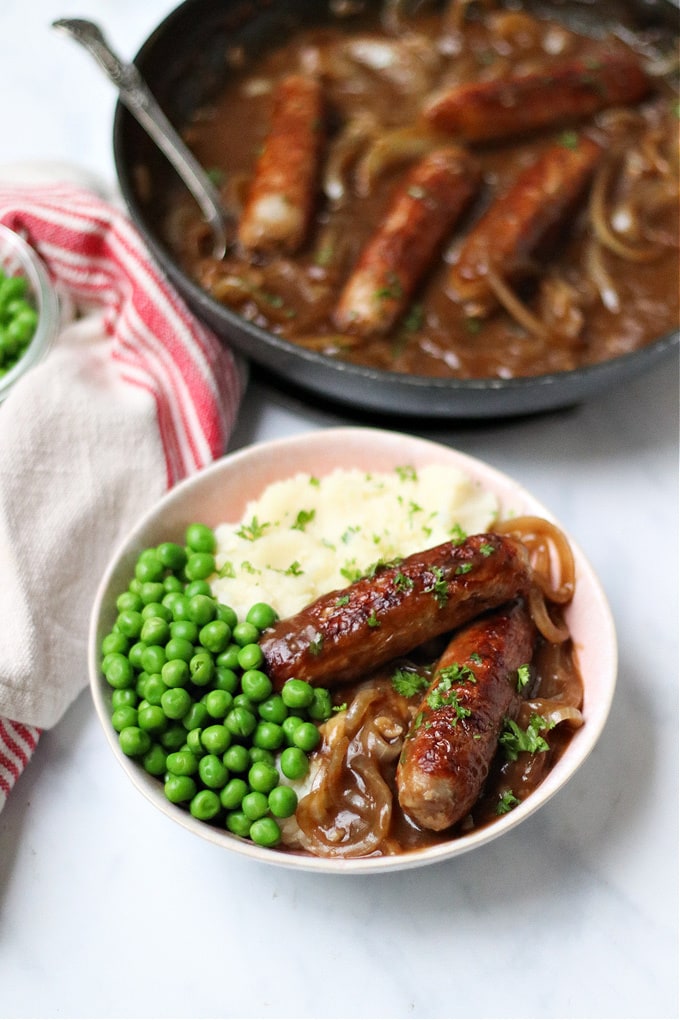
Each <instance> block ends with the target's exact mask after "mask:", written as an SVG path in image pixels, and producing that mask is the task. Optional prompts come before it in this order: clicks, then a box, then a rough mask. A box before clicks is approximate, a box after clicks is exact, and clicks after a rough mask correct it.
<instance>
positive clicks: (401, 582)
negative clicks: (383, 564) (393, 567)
mask: <svg viewBox="0 0 680 1020" xmlns="http://www.w3.org/2000/svg"><path fill="white" fill-rule="evenodd" d="M414 583H415V582H414V581H413V578H411V577H407V576H406V574H402V572H401V571H399V573H398V574H395V575H394V587H395V588H397V589H398V590H399V591H410V590H411V588H413V585H414Z"/></svg>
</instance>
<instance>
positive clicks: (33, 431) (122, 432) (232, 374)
mask: <svg viewBox="0 0 680 1020" xmlns="http://www.w3.org/2000/svg"><path fill="white" fill-rule="evenodd" d="M0 223H3V224H5V225H6V226H7V227H9V228H10V229H12V230H14V231H15V232H17V233H20V234H21V235H22V236H24V237H25V238H26V239H27V240H28V242H29V243H30V244H31V245H32V246H33V248H34V249H35V250H36V251H37V253H38V254H39V255H40V256H41V258H42V259H43V261H44V263H45V265H46V267H47V269H48V272H49V274H50V276H51V278H52V280H53V281H54V283H55V285H56V287H57V290H58V292H59V294H60V297H61V305H62V324H61V328H60V332H59V336H58V338H57V340H56V342H55V344H54V345H53V347H52V349H51V350H50V351H49V353H48V355H47V356H46V357H45V358H44V359H43V361H42V362H40V363H39V364H37V365H36V366H34V367H33V368H32V369H31V370H30V371H29V372H28V373H27V374H26V375H25V376H24V378H23V379H21V380H20V381H19V382H18V383H17V384H15V386H14V387H13V388H12V390H11V391H10V393H9V396H8V397H7V399H6V400H5V402H4V403H3V404H2V405H0V576H1V583H0V620H1V621H2V623H1V624H0V810H1V809H2V806H3V805H4V803H5V800H6V798H7V795H8V794H9V792H10V790H11V789H12V787H13V785H14V783H15V782H16V780H17V778H18V777H19V775H20V774H21V772H22V771H23V769H24V768H25V766H26V764H27V763H28V761H29V759H30V758H31V755H32V754H33V752H34V750H35V748H36V744H37V743H38V739H39V735H40V732H41V730H43V729H46V728H49V727H51V726H54V725H55V723H57V722H58V720H59V719H60V718H61V717H62V715H63V714H64V712H65V711H66V709H67V708H68V706H69V705H70V704H71V702H72V701H73V700H74V699H75V697H76V696H77V695H78V693H79V692H80V691H81V690H82V689H83V688H84V687H85V686H86V683H87V663H86V641H87V630H88V623H89V613H90V608H91V606H92V603H93V601H94V596H95V592H96V589H97V585H98V583H99V580H100V577H101V575H102V573H103V571H104V568H105V565H106V563H107V562H108V559H109V557H110V555H111V553H112V551H113V549H114V548H115V546H116V545H117V543H118V542H119V541H120V540H121V539H122V537H123V535H124V534H125V533H126V531H128V530H129V528H130V527H131V526H132V524H133V523H134V522H135V521H136V519H137V518H138V517H139V516H140V515H141V514H142V513H143V512H145V511H146V510H147V509H148V508H149V506H151V505H152V504H153V503H154V502H155V501H156V500H157V499H158V498H159V497H160V496H161V495H162V494H163V493H164V492H165V491H167V489H168V488H170V487H171V486H173V485H174V484H175V483H176V482H178V481H179V480H180V479H182V478H184V477H186V476H187V475H189V474H191V473H193V472H195V471H197V470H198V469H200V468H201V467H203V466H204V465H206V464H208V463H210V462H211V461H212V460H213V459H214V458H216V457H218V456H220V455H221V454H222V453H224V452H225V448H226V444H227V441H228V438H229V435H230V433H231V429H232V426H233V424H234V420H235V417H236V414H237V411H238V408H239V404H240V400H241V395H242V391H243V382H244V372H243V370H242V367H241V366H240V365H239V363H238V362H237V360H236V359H235V358H234V357H233V356H232V354H231V353H230V351H229V350H228V349H227V348H226V347H225V346H224V345H223V344H222V343H221V342H220V341H219V340H218V338H217V337H216V336H215V335H214V334H213V333H211V332H210V331H209V330H208V329H206V328H205V327H204V326H203V325H202V324H200V323H199V322H198V321H197V320H196V319H195V318H194V317H193V315H192V314H191V313H190V312H189V310H188V309H187V308H186V306H185V305H184V303H183V301H182V300H181V299H180V298H179V297H178V295H177V294H176V293H175V292H174V291H173V289H172V287H171V286H170V285H169V284H168V283H167V281H166V280H165V278H164V277H163V275H162V274H161V272H160V271H159V270H158V268H157V267H156V266H155V265H154V264H153V263H152V261H151V259H150V257H149V254H148V252H147V250H146V249H145V246H144V244H143V242H142V240H141V238H140V237H139V235H138V234H137V232H136V230H135V229H134V227H133V226H132V224H131V223H130V221H129V220H128V218H127V217H126V215H125V214H124V213H123V212H122V211H121V210H120V209H118V208H117V207H116V206H114V205H112V204H110V203H108V202H107V201H105V200H104V199H102V198H101V197H100V196H99V195H97V194H95V193H94V192H92V191H90V190H89V189H84V188H82V187H78V186H74V185H73V184H72V183H53V184H43V185H41V186H39V187H38V186H23V187H19V186H9V185H5V184H1V183H0Z"/></svg>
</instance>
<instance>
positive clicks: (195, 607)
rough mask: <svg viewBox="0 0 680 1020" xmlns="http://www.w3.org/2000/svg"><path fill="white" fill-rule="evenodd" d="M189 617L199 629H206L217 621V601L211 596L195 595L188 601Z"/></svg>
mask: <svg viewBox="0 0 680 1020" xmlns="http://www.w3.org/2000/svg"><path fill="white" fill-rule="evenodd" d="M187 616H188V619H190V620H193V622H194V623H195V624H197V625H198V626H199V627H204V626H205V624H206V623H210V621H211V620H214V619H215V600H214V599H212V598H210V596H209V595H194V596H193V598H190V599H189V600H188V603H187Z"/></svg>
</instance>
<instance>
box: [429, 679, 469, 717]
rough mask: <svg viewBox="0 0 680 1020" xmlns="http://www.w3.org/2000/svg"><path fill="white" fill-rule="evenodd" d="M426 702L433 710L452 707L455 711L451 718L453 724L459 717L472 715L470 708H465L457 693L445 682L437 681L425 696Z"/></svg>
mask: <svg viewBox="0 0 680 1020" xmlns="http://www.w3.org/2000/svg"><path fill="white" fill-rule="evenodd" d="M427 703H428V705H429V706H430V708H431V709H432V710H433V711H436V710H437V709H438V708H452V709H453V710H454V712H455V717H454V718H453V720H452V723H453V725H454V726H455V725H456V723H457V722H458V720H459V719H465V718H466V716H468V715H472V709H471V708H466V707H465V706H464V705H461V703H460V698H459V697H458V694H457V693H456V692H455V691H454V690H451V688H450V685H449V686H447V685H446V684H445V683H438V684H437V686H436V687H434V688H433V689H432V690H431V691H430V693H429V694H428V696H427Z"/></svg>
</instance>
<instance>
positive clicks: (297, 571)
mask: <svg viewBox="0 0 680 1020" xmlns="http://www.w3.org/2000/svg"><path fill="white" fill-rule="evenodd" d="M284 574H287V575H288V576H289V577H300V575H301V574H304V570H303V569H302V567H301V565H300V563H299V562H298V560H293V562H292V563H291V565H290V566H289V567H286V569H285V570H284Z"/></svg>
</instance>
